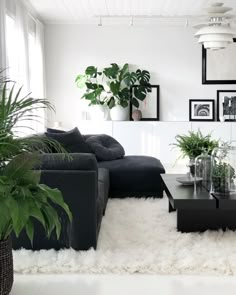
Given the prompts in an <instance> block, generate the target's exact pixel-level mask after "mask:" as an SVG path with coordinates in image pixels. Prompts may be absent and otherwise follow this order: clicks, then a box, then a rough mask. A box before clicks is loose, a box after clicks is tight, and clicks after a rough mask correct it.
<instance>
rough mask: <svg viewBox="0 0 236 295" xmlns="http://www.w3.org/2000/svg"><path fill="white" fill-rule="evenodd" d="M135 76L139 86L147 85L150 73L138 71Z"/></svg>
mask: <svg viewBox="0 0 236 295" xmlns="http://www.w3.org/2000/svg"><path fill="white" fill-rule="evenodd" d="M136 75H137V78H138V81H139V83H140V84H148V83H149V80H150V73H149V72H148V71H146V70H144V71H141V70H140V69H138V70H137V71H136Z"/></svg>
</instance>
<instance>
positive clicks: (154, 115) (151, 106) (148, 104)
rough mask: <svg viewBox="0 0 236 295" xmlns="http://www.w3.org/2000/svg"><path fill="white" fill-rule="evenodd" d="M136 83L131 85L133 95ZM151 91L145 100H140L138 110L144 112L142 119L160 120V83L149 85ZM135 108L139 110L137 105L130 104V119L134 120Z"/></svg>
mask: <svg viewBox="0 0 236 295" xmlns="http://www.w3.org/2000/svg"><path fill="white" fill-rule="evenodd" d="M135 87H137V86H136V85H134V86H132V87H131V95H132V93H133V91H134V88H135ZM148 87H149V91H148V93H147V96H146V98H145V99H144V100H143V101H140V100H139V108H138V110H139V111H141V113H142V118H141V119H140V120H142V121H159V119H160V117H159V111H160V105H159V91H160V90H159V85H149V86H148ZM134 110H137V108H136V107H135V106H133V105H132V104H131V105H130V120H131V121H132V120H133V119H132V113H133V111H134Z"/></svg>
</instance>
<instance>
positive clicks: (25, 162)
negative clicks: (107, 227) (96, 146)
mask: <svg viewBox="0 0 236 295" xmlns="http://www.w3.org/2000/svg"><path fill="white" fill-rule="evenodd" d="M3 73H4V72H3V71H0V76H1V77H0V241H4V240H6V239H8V238H9V236H10V235H11V233H12V232H14V233H15V234H16V236H19V234H20V232H21V231H22V230H23V229H24V228H25V229H26V233H27V236H28V237H29V239H30V240H31V242H32V240H33V234H34V227H33V221H34V220H35V219H36V220H38V221H39V222H40V223H41V224H42V225H43V227H44V228H45V231H46V234H47V236H48V237H49V236H50V235H51V233H52V232H53V231H54V230H56V234H57V238H59V236H60V231H61V224H60V218H59V215H58V213H57V210H56V209H55V205H56V206H59V207H60V208H62V209H63V210H64V211H65V212H66V214H67V216H68V219H69V220H71V218H72V216H71V212H70V210H69V208H68V206H67V205H66V204H65V202H64V200H63V197H62V194H61V192H60V191H59V190H58V189H51V188H49V187H48V186H46V185H43V184H40V183H39V181H40V171H39V170H34V168H35V167H36V166H39V165H40V151H46V152H49V151H50V149H51V148H53V149H56V150H57V151H58V152H62V153H64V152H65V150H64V149H63V148H62V147H61V146H60V145H59V144H58V143H57V142H56V141H52V140H51V139H50V140H49V139H48V138H46V137H45V138H43V137H41V136H37V135H34V136H30V137H20V136H18V135H17V134H18V133H17V130H18V129H19V128H22V125H24V123H25V122H26V121H31V120H35V119H36V120H37V119H38V118H37V116H36V115H34V114H33V112H34V111H35V110H39V109H48V108H49V109H53V107H52V105H51V104H50V103H49V102H48V101H47V100H44V99H33V98H31V97H30V96H29V95H27V96H25V97H23V98H22V95H21V92H22V88H20V89H18V90H15V83H13V82H11V81H9V80H8V79H7V78H6V77H5V76H4V74H3Z"/></svg>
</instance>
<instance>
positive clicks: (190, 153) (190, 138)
mask: <svg viewBox="0 0 236 295" xmlns="http://www.w3.org/2000/svg"><path fill="white" fill-rule="evenodd" d="M175 139H176V143H174V144H172V145H174V146H175V147H177V148H179V149H180V151H181V152H182V156H183V157H189V158H190V159H195V158H196V157H197V156H199V155H200V154H202V153H203V152H207V153H208V154H209V155H210V154H211V152H212V150H213V149H214V148H216V147H218V146H219V141H218V140H213V139H211V134H208V135H206V136H204V135H203V134H202V133H201V131H200V130H198V131H197V132H194V131H189V133H188V134H187V135H176V137H175Z"/></svg>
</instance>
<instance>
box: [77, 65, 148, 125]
mask: <svg viewBox="0 0 236 295" xmlns="http://www.w3.org/2000/svg"><path fill="white" fill-rule="evenodd" d="M149 80H150V73H149V72H148V71H146V70H143V71H142V70H140V69H138V70H136V71H135V72H131V71H130V70H129V65H128V64H127V63H126V64H124V65H123V66H121V67H120V66H118V65H117V64H116V63H112V64H110V66H109V67H105V68H104V69H102V70H100V71H99V70H98V69H97V68H96V67H95V66H89V67H87V68H86V70H85V74H80V75H78V76H77V77H76V79H75V82H76V84H77V87H79V88H81V89H83V88H84V87H86V92H85V93H84V94H83V96H82V98H85V99H87V100H89V101H90V103H89V106H93V105H96V106H100V108H101V106H103V107H104V106H108V108H109V109H110V115H111V118H112V119H113V120H127V117H128V106H129V104H130V103H131V104H133V105H134V106H135V107H136V108H138V107H139V101H143V100H144V99H145V98H146V95H147V92H148V91H150V87H149ZM134 85H136V87H135V89H134V91H133V93H131V87H132V86H134ZM103 112H104V109H103ZM104 117H105V116H104Z"/></svg>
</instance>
